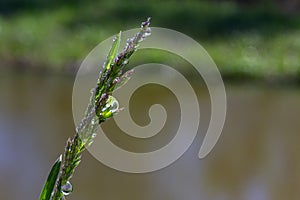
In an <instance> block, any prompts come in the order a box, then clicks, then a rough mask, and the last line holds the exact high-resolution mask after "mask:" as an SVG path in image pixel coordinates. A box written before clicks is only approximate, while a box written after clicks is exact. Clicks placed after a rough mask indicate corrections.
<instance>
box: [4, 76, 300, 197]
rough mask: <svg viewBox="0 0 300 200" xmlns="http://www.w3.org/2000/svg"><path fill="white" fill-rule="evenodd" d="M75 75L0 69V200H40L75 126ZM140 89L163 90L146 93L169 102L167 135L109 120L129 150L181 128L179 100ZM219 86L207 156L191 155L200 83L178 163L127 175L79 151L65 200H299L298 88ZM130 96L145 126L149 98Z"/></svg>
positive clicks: (204, 106)
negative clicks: (219, 115) (220, 127)
mask: <svg viewBox="0 0 300 200" xmlns="http://www.w3.org/2000/svg"><path fill="white" fill-rule="evenodd" d="M73 81H74V79H73V78H72V77H71V78H70V77H64V76H42V75H41V76H33V75H12V76H4V75H1V78H0V90H1V95H0V194H1V199H6V200H14V199H38V196H39V192H40V190H41V188H42V185H43V183H44V180H45V178H46V176H47V174H48V171H49V170H50V167H51V165H52V163H53V161H54V160H55V159H56V158H57V156H58V155H59V154H60V153H61V152H62V151H63V147H64V145H65V141H66V139H67V137H69V136H71V135H73V132H74V123H73V119H72V102H71V97H72V87H73ZM145 89H146V90H148V93H150V94H151V92H152V94H155V92H154V91H155V90H158V91H159V90H161V91H159V94H160V95H157V96H155V95H151V96H153V98H155V101H162V104H163V105H166V109H167V111H168V117H170V119H169V120H168V121H167V124H166V126H167V128H166V130H165V133H166V134H165V133H159V135H158V137H157V138H153V140H152V141H147V142H142V141H138V140H134V139H132V138H130V137H126V138H125V137H124V136H122V133H121V132H120V130H119V129H118V128H116V127H115V126H114V121H113V120H109V122H108V123H106V124H105V126H104V129H107V130H109V131H110V132H111V134H110V135H108V137H109V138H110V139H111V140H112V141H113V142H114V143H116V144H118V145H119V146H121V147H122V148H127V149H129V150H132V151H146V150H150V149H151V148H159V147H161V146H162V145H163V144H164V143H166V142H168V141H169V140H170V139H171V138H172V135H167V133H169V132H172V131H170V130H173V129H176V128H177V126H178V125H177V123H178V116H179V115H178V108H176V106H178V104H177V103H176V101H175V100H172V99H170V98H172V94H169V93H168V92H167V91H164V89H159V88H156V87H148V88H145ZM226 89H227V95H228V113H227V121H226V124H225V127H224V131H223V133H222V136H221V138H220V140H219V142H218V143H217V145H216V146H215V148H214V149H213V151H212V152H211V153H210V154H209V156H208V157H206V158H205V159H203V160H199V159H198V157H197V154H198V150H199V148H200V145H201V141H202V138H203V135H202V133H203V132H205V130H206V128H207V124H208V120H209V113H210V111H209V110H210V109H209V107H210V101H209V96H208V94H207V91H206V90H205V88H204V89H201V90H199V91H200V92H199V94H198V96H199V102H200V103H199V104H200V108H201V119H202V120H201V122H200V130H199V136H197V138H196V140H195V142H194V143H193V145H192V146H191V148H190V149H189V150H188V151H187V152H186V153H185V154H184V155H183V156H182V157H181V158H180V159H179V160H178V161H176V162H175V163H174V164H173V165H171V166H169V167H167V168H164V169H162V170H160V171H156V172H152V173H147V174H126V173H122V172H118V171H115V170H113V169H110V168H108V167H106V166H104V165H103V164H101V163H100V162H98V161H97V160H95V159H94V158H93V157H92V156H91V155H90V154H89V153H88V152H85V153H84V155H83V161H82V163H81V164H80V166H79V167H78V169H77V171H76V173H75V176H74V177H73V179H72V183H73V187H74V192H73V194H72V195H71V196H70V197H69V199H72V200H79V199H112V200H116V199H124V200H126V199H128V200H129V199H130V200H141V199H143V200H153V199H165V200H185V199H189V200H199V199H207V200H227V199H228V200H232V199H236V200H282V199H289V200H296V199H299V196H300V192H299V188H300V157H299V152H300V145H299V141H300V134H299V133H300V123H299V113H300V103H299V102H300V90H299V87H298V88H297V87H273V86H262V85H251V84H229V83H227V84H226ZM143 97H144V98H143ZM132 101H133V104H134V105H135V106H134V107H133V108H130V109H132V115H133V118H134V119H135V120H136V122H137V123H140V124H145V123H147V120H148V118H147V117H145V116H147V111H146V110H145V109H143V107H145V105H144V104H151V103H153V99H151V98H149V96H148V97H147V98H145V95H142V93H141V94H139V92H138V91H137V93H136V94H135V98H133V100H132ZM187 130H188V127H187ZM120 138H121V139H120ZM139 142H141V143H139Z"/></svg>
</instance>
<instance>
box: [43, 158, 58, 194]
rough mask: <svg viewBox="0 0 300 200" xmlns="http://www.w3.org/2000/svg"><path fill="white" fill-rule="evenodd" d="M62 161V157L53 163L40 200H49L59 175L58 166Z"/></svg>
mask: <svg viewBox="0 0 300 200" xmlns="http://www.w3.org/2000/svg"><path fill="white" fill-rule="evenodd" d="M61 161H62V155H60V156H59V157H58V159H57V160H56V161H55V163H54V165H53V167H52V169H51V171H50V173H49V175H48V178H47V180H46V182H45V185H44V188H43V190H42V192H41V195H40V200H49V199H50V198H51V194H52V191H53V189H54V186H55V183H56V179H57V176H58V174H59V170H60V166H61Z"/></svg>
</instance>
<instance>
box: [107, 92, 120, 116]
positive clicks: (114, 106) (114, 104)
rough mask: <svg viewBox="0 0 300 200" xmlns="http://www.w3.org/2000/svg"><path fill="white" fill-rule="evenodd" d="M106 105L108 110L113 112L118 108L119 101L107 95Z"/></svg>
mask: <svg viewBox="0 0 300 200" xmlns="http://www.w3.org/2000/svg"><path fill="white" fill-rule="evenodd" d="M108 106H109V108H110V111H111V112H112V113H115V112H117V111H118V109H119V102H118V100H117V99H116V98H115V97H113V96H109V98H108Z"/></svg>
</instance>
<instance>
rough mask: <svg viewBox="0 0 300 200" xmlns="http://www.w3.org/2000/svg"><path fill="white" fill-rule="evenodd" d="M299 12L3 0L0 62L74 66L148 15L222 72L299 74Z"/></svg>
mask: <svg viewBox="0 0 300 200" xmlns="http://www.w3.org/2000/svg"><path fill="white" fill-rule="evenodd" d="M298 10H299V3H298V2H297V1H295V0H287V1H281V0H277V1H271V0H263V1H257V0H256V1H249V0H229V1H224V0H215V1H196V0H190V1H164V2H161V1H158V0H154V1H138V2H137V1H121V0H111V1H90V0H88V1H83V0H76V1H70V0H64V1H57V0H55V1H50V0H46V1H37V0H27V1H21V0H12V1H8V0H4V1H1V3H0V11H1V14H0V44H1V45H0V60H1V61H0V66H1V67H2V68H8V66H9V67H14V68H18V69H19V68H25V69H35V70H43V71H44V70H49V69H51V70H57V71H62V70H66V69H68V70H71V71H74V70H75V69H76V66H78V64H79V63H80V61H81V60H82V59H83V58H84V57H85V55H86V54H87V53H88V52H89V51H90V50H91V49H92V48H93V47H94V46H95V45H96V44H98V43H99V42H100V41H102V40H103V39H105V38H107V37H108V36H111V35H113V34H116V33H117V32H118V30H125V29H129V28H134V25H135V24H137V23H138V22H139V21H140V20H142V19H145V18H146V17H147V16H151V17H152V18H153V22H152V25H153V26H160V27H166V28H170V29H175V30H178V31H181V32H183V33H185V34H187V35H189V36H191V37H193V38H194V39H196V40H198V41H199V42H200V43H201V44H202V45H203V46H204V47H205V48H206V50H207V51H208V52H209V54H210V55H211V56H212V57H213V59H214V60H215V62H216V63H217V65H218V67H219V68H220V69H221V71H222V72H223V74H227V75H229V76H241V75H246V76H251V77H263V76H266V75H267V76H268V75H276V76H293V77H294V76H296V77H298V76H299V74H300V64H299V63H300V53H299V52H300V39H299V38H300V37H299V36H300V32H299V29H300V14H298V12H296V11H298ZM154 57H155V56H154ZM156 57H157V56H156Z"/></svg>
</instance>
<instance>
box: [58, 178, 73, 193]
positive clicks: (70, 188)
mask: <svg viewBox="0 0 300 200" xmlns="http://www.w3.org/2000/svg"><path fill="white" fill-rule="evenodd" d="M61 191H62V193H63V195H65V196H67V195H69V194H71V193H72V191H73V186H72V184H71V183H70V181H67V182H66V184H64V185H63V186H61Z"/></svg>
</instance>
